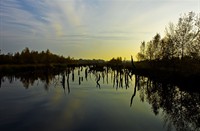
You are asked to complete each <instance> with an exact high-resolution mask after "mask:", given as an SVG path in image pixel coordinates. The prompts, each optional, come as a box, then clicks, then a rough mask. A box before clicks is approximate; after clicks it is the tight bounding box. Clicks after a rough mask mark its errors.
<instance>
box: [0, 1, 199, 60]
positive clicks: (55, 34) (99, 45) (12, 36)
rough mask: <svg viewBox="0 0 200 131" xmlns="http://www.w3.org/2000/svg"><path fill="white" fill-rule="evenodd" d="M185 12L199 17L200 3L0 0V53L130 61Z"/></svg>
mask: <svg viewBox="0 0 200 131" xmlns="http://www.w3.org/2000/svg"><path fill="white" fill-rule="evenodd" d="M189 11H194V12H195V13H199V12H200V0H0V49H1V53H8V52H13V53H14V52H17V51H21V50H22V49H24V48H25V47H29V49H30V50H37V51H42V50H46V49H50V51H51V52H53V53H56V54H59V55H63V56H71V57H74V58H84V59H91V58H95V59H105V60H109V59H111V58H112V57H118V56H121V57H123V58H126V59H130V56H131V55H134V56H135V55H136V53H137V52H138V51H139V47H140V43H141V41H143V40H145V41H148V40H150V39H151V38H152V37H153V36H154V35H155V34H156V33H160V34H161V36H163V35H164V30H165V27H166V26H167V25H168V23H169V22H173V23H177V21H178V18H179V17H180V15H181V14H183V13H188V12H189Z"/></svg>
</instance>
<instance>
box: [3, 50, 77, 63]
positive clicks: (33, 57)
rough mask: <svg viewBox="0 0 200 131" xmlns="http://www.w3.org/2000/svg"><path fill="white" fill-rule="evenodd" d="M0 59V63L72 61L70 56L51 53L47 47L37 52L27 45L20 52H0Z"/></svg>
mask: <svg viewBox="0 0 200 131" xmlns="http://www.w3.org/2000/svg"><path fill="white" fill-rule="evenodd" d="M0 59H1V61H0V64H65V63H71V62H72V61H73V60H72V58H70V57H68V58H65V57H63V56H58V55H56V54H53V53H51V52H50V51H49V50H48V49H47V50H46V51H42V52H38V51H30V50H29V48H27V47H26V48H25V49H24V50H22V52H21V53H19V52H17V53H15V54H11V53H8V54H6V55H4V54H0Z"/></svg>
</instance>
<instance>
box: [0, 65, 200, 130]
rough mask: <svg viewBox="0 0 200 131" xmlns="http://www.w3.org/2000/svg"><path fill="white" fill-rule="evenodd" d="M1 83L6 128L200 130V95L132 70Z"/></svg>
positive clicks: (23, 76) (30, 76)
mask: <svg viewBox="0 0 200 131" xmlns="http://www.w3.org/2000/svg"><path fill="white" fill-rule="evenodd" d="M0 86H1V88H0V130H1V131H7V130H15V131H17V130H19V131H23V130H24V131H35V130H37V131H44V130H48V131H55V130H56V131H57V130H58V131H64V130H65V131H66V130H72V131H79V130H87V131H89V130H99V131H102V130H108V131H113V130H117V131H118V130H119V131H121V130H126V131H129V130H134V131H146V130H148V131H167V130H171V131H175V130H199V129H200V124H199V121H200V96H199V93H195V92H189V91H183V90H181V89H180V88H179V87H177V86H175V85H171V84H163V83H158V82H155V81H152V80H150V79H149V78H147V77H142V76H135V75H132V74H131V73H130V72H129V71H128V70H120V71H116V70H115V71H113V70H111V69H109V70H107V69H105V70H104V71H95V70H90V69H89V68H69V69H66V70H47V71H32V72H28V73H16V74H14V75H13V74H9V75H6V76H2V75H1V84H0Z"/></svg>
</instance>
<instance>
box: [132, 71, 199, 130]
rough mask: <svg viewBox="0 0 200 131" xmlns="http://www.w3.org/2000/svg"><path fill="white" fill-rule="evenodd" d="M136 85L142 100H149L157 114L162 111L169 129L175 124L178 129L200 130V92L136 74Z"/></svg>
mask: <svg viewBox="0 0 200 131" xmlns="http://www.w3.org/2000/svg"><path fill="white" fill-rule="evenodd" d="M135 77H136V78H135V80H136V82H135V88H134V92H133V95H132V97H131V105H132V102H133V98H134V96H135V94H136V86H137V87H138V89H139V90H138V91H139V94H140V99H141V100H142V101H144V100H145V101H146V102H148V103H149V104H150V105H151V107H152V111H153V112H154V114H155V115H158V114H159V112H162V116H163V120H164V125H165V126H167V128H168V130H171V129H172V127H173V126H174V127H175V128H176V130H177V131H197V130H200V94H199V93H198V92H192V91H185V90H181V89H180V88H178V87H177V86H175V85H173V84H167V83H159V82H156V81H153V80H151V79H149V78H145V77H141V76H139V77H138V76H137V75H136V76H135Z"/></svg>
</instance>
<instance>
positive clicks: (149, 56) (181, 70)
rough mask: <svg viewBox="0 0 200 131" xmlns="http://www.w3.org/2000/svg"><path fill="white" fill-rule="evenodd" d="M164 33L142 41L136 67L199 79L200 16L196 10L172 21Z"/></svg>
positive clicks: (144, 70) (161, 75)
mask: <svg viewBox="0 0 200 131" xmlns="http://www.w3.org/2000/svg"><path fill="white" fill-rule="evenodd" d="M165 30H166V31H165V36H164V37H163V38H162V37H161V36H160V34H158V33H157V34H156V35H155V36H154V37H153V39H152V40H150V41H148V42H145V41H143V42H141V46H140V52H139V53H138V54H137V59H138V60H139V62H136V64H135V65H136V67H137V69H138V70H140V69H141V70H142V71H141V72H143V73H144V74H148V75H154V76H156V75H159V77H166V79H169V77H172V76H173V78H174V77H176V78H177V77H185V78H187V77H193V78H197V77H198V78H200V17H199V15H198V14H195V13H194V12H189V13H188V14H184V15H182V16H181V17H180V18H179V20H178V23H177V24H173V23H169V26H168V27H166V29H165ZM136 72H137V71H136Z"/></svg>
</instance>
